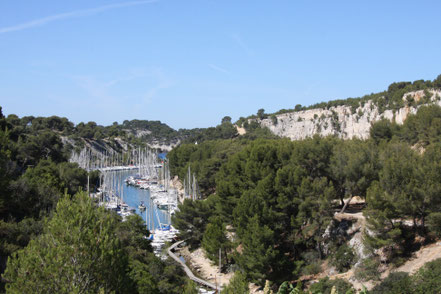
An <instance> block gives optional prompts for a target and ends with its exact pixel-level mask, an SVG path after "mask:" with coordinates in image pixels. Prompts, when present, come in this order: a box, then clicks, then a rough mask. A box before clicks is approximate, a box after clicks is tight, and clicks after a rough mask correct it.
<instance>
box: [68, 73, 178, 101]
mask: <svg viewBox="0 0 441 294" xmlns="http://www.w3.org/2000/svg"><path fill="white" fill-rule="evenodd" d="M71 78H72V80H73V81H74V82H75V84H76V85H77V86H78V87H80V88H81V89H83V90H84V91H85V92H86V94H87V96H86V97H85V98H84V99H85V100H90V98H93V101H95V102H97V103H98V104H103V103H106V104H108V103H110V104H114V105H115V106H116V108H118V107H120V108H124V107H125V104H126V103H125V102H124V101H125V100H127V99H128V100H130V101H131V103H130V104H131V105H132V106H133V108H135V109H136V108H144V107H145V106H146V105H147V104H149V103H151V102H152V101H153V100H154V99H155V98H156V97H157V96H158V92H160V91H161V90H163V89H167V88H169V87H171V86H173V83H172V81H171V80H170V79H169V78H168V77H167V75H166V74H165V73H164V72H163V70H162V69H161V68H149V69H137V70H133V69H132V70H130V71H129V72H128V73H127V74H124V75H121V76H118V77H115V78H113V79H111V80H107V81H103V80H102V79H98V78H97V77H96V76H93V75H82V76H71ZM135 80H136V81H135ZM131 81H134V82H135V84H134V86H130V85H128V84H127V82H131ZM127 89H130V90H127ZM121 91H123V92H126V91H128V93H129V94H128V95H129V96H130V97H122V96H121ZM117 93H119V94H117Z"/></svg>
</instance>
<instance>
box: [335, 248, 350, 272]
mask: <svg viewBox="0 0 441 294" xmlns="http://www.w3.org/2000/svg"><path fill="white" fill-rule="evenodd" d="M354 261H355V254H354V250H353V249H352V248H351V247H349V246H348V245H346V244H343V245H341V246H340V247H339V248H338V250H337V252H335V254H333V255H332V256H331V265H332V266H335V267H336V268H337V270H338V271H339V272H345V271H347V270H349V269H350V268H351V266H352V265H353V264H354Z"/></svg>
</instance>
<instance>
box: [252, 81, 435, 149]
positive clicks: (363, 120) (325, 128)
mask: <svg viewBox="0 0 441 294" xmlns="http://www.w3.org/2000/svg"><path fill="white" fill-rule="evenodd" d="M427 93H429V97H426V95H427ZM402 99H403V101H408V100H413V101H415V102H419V101H422V100H424V99H426V100H425V101H427V102H426V103H424V104H419V105H417V104H416V103H415V104H408V105H406V106H403V107H401V108H399V109H396V110H393V109H386V110H384V111H383V112H380V109H379V106H378V105H376V104H374V102H373V101H372V100H368V101H366V102H365V103H364V104H363V105H360V106H359V107H357V108H356V109H355V111H354V110H353V109H352V107H351V106H346V105H342V106H335V107H330V108H329V109H326V108H316V109H309V110H303V111H298V112H290V113H284V114H279V115H275V118H276V119H275V120H274V119H272V118H265V119H262V120H260V121H259V123H260V125H261V126H263V127H267V128H269V129H270V130H271V132H273V133H274V134H276V135H278V136H281V137H288V138H290V139H291V140H302V139H305V138H308V137H312V136H314V135H316V134H317V135H320V136H328V135H337V136H338V137H340V138H343V139H352V138H359V139H367V138H368V137H369V130H370V128H371V125H372V123H374V122H377V121H379V120H382V119H387V120H389V121H391V122H396V123H397V124H400V125H401V124H403V122H404V121H405V120H406V118H407V117H408V115H409V114H415V113H416V112H417V110H418V108H419V107H421V105H425V104H437V105H441V90H434V89H431V90H427V91H426V92H425V91H423V90H419V91H414V92H408V93H406V94H404V95H403V98H402Z"/></svg>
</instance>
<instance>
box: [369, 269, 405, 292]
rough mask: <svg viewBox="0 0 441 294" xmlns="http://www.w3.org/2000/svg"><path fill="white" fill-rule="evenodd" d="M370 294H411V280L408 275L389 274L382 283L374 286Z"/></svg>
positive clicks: (400, 273) (401, 273)
mask: <svg viewBox="0 0 441 294" xmlns="http://www.w3.org/2000/svg"><path fill="white" fill-rule="evenodd" d="M369 293H370V294H381V293H388V294H407V293H409V294H410V293H412V279H411V278H410V277H409V274H408V273H403V272H397V273H391V274H390V275H389V276H388V277H387V278H386V279H385V280H384V281H383V282H381V283H380V284H378V285H377V286H375V287H374V288H373V289H372V290H371V291H370V292H369Z"/></svg>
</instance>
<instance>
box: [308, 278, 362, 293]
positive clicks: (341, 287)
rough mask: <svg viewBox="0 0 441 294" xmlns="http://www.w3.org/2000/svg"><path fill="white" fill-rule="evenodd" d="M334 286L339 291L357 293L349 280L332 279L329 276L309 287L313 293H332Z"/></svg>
mask: <svg viewBox="0 0 441 294" xmlns="http://www.w3.org/2000/svg"><path fill="white" fill-rule="evenodd" d="M334 286H335V290H337V292H338V293H347V294H350V293H355V289H354V288H353V287H352V284H351V283H349V282H348V281H346V280H343V279H334V280H330V279H329V278H328V277H326V278H323V279H321V280H320V281H318V282H317V283H315V284H312V285H311V287H309V291H310V292H311V293H312V294H330V293H331V290H332V287H334Z"/></svg>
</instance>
